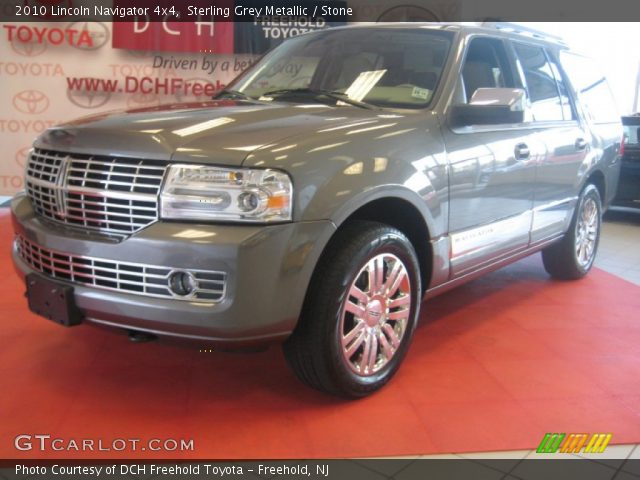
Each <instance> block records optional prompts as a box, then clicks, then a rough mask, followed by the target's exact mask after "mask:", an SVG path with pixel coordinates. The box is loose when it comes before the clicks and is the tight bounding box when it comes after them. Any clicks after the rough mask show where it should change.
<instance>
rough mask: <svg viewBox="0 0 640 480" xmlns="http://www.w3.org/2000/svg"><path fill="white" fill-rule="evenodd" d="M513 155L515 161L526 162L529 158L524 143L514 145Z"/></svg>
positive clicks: (527, 148)
mask: <svg viewBox="0 0 640 480" xmlns="http://www.w3.org/2000/svg"><path fill="white" fill-rule="evenodd" d="M514 154H515V157H516V160H526V159H527V158H529V155H531V152H530V151H529V147H528V146H527V144H526V143H519V144H517V145H516V148H515V150H514Z"/></svg>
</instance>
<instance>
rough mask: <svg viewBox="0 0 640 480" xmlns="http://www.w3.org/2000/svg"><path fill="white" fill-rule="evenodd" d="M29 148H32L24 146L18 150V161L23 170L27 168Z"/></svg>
mask: <svg viewBox="0 0 640 480" xmlns="http://www.w3.org/2000/svg"><path fill="white" fill-rule="evenodd" d="M29 150H31V147H23V148H20V149H19V150H18V151H16V156H15V159H16V163H17V164H18V166H19V167H20V168H21V169H22V170H24V169H25V168H27V157H28V156H29Z"/></svg>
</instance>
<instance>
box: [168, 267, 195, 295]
mask: <svg viewBox="0 0 640 480" xmlns="http://www.w3.org/2000/svg"><path fill="white" fill-rule="evenodd" d="M169 288H170V289H171V291H172V292H173V293H175V294H176V295H180V296H181V297H185V296H187V295H191V294H192V293H193V292H195V291H196V289H197V288H198V281H197V280H196V277H194V276H193V274H192V273H189V272H173V273H172V274H171V275H170V276H169Z"/></svg>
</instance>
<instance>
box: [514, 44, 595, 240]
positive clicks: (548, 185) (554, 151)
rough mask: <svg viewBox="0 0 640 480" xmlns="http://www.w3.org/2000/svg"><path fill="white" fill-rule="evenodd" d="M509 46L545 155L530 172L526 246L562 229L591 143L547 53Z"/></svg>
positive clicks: (526, 46)
mask: <svg viewBox="0 0 640 480" xmlns="http://www.w3.org/2000/svg"><path fill="white" fill-rule="evenodd" d="M512 45H513V48H514V52H515V56H516V59H517V63H518V70H519V71H520V74H521V75H522V77H523V82H524V84H525V88H526V90H527V94H528V97H529V101H530V104H531V113H532V117H531V121H530V125H531V127H533V128H534V131H535V132H536V137H537V138H538V140H539V141H541V142H542V143H543V144H544V145H545V147H546V155H544V156H542V157H541V158H540V161H539V162H538V164H537V166H536V180H535V191H534V199H533V219H532V227H531V243H532V244H535V243H538V242H541V241H544V240H547V239H549V238H552V237H554V236H557V235H559V234H561V233H563V232H564V231H566V229H567V228H568V226H569V223H570V222H571V216H572V214H573V208H574V206H575V203H576V199H577V195H578V193H579V184H580V172H581V170H582V169H583V168H584V162H585V158H586V156H587V154H588V153H589V152H590V151H591V144H592V139H591V137H590V134H589V131H588V129H586V128H585V126H584V125H581V124H580V122H579V121H578V116H577V114H576V110H575V105H574V104H573V102H572V100H571V99H570V97H569V94H568V92H567V86H566V82H565V80H564V77H563V74H562V73H561V71H560V68H559V67H558V63H557V61H556V60H555V58H554V57H553V56H552V55H551V52H550V51H549V50H548V49H547V48H545V47H544V46H542V45H536V44H530V43H521V42H517V41H513V42H512Z"/></svg>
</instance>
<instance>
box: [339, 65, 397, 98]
mask: <svg viewBox="0 0 640 480" xmlns="http://www.w3.org/2000/svg"><path fill="white" fill-rule="evenodd" d="M385 73H387V70H386V69H385V70H371V71H368V72H361V73H360V75H358V76H357V78H356V79H355V80H354V81H353V83H352V84H351V85H349V88H347V90H346V91H345V92H344V93H345V94H346V95H347V96H348V97H349V98H350V99H352V100H357V101H361V100H362V99H363V98H364V97H366V96H367V95H368V94H369V92H370V91H371V89H372V88H373V87H375V86H376V84H377V83H378V82H379V81H380V79H381V78H382V76H383V75H384V74H385Z"/></svg>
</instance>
